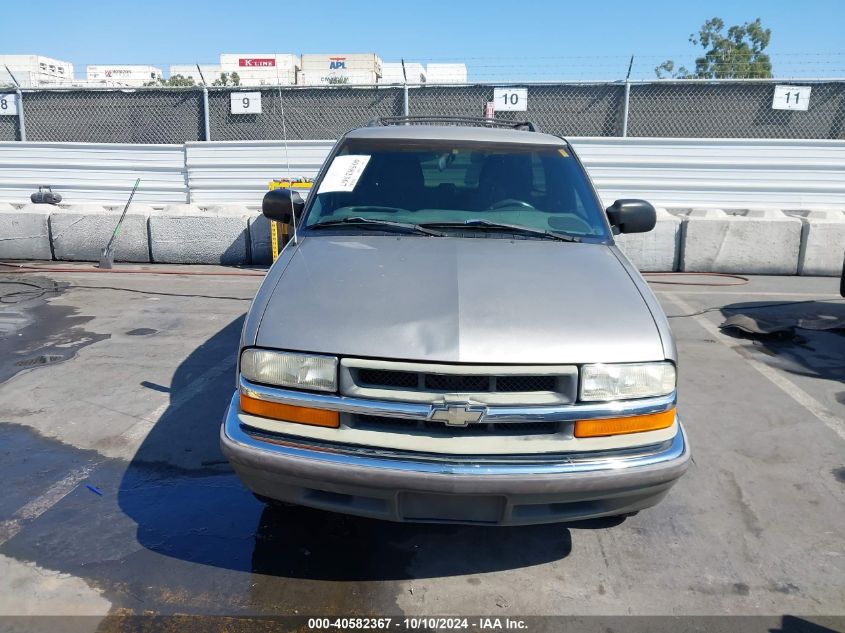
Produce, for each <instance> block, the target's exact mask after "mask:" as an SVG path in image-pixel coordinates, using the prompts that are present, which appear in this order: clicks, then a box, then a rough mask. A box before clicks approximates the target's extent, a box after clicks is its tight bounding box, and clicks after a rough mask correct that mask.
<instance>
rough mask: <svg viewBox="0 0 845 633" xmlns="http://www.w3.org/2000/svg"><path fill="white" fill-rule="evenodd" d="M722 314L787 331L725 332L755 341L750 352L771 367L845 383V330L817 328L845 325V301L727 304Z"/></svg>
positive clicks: (730, 329) (730, 330) (725, 330)
mask: <svg viewBox="0 0 845 633" xmlns="http://www.w3.org/2000/svg"><path fill="white" fill-rule="evenodd" d="M722 314H723V316H724V317H725V318H728V317H731V316H736V315H740V314H742V315H747V316H749V317H751V318H752V319H753V320H754V321H755V322H756V323H757V324H758V325H759V326H761V329H763V330H766V329H783V331H778V332H773V333H771V334H765V333H747V332H743V331H741V330H738V329H734V328H723V329H722V332H723V333H724V334H726V335H728V336H731V337H734V338H743V339H749V340H753V341H754V347H753V348H751V349H750V353H755V354H757V357H758V358H759V359H760V360H763V361H764V362H766V363H767V364H769V365H772V366H775V367H777V368H779V369H782V370H784V371H788V372H791V373H793V374H797V375H801V376H807V377H811V378H821V379H825V380H832V381H839V382H841V383H845V329H814V328H822V327H826V326H827V325H829V324H832V323H834V322H836V323H840V324H841V323H845V302H843V301H795V302H780V301H779V302H765V301H749V302H740V303H732V304H730V305H726V306H724V307H723V308H722ZM749 323H751V322H749ZM752 324H753V323H752ZM802 326H804V327H802ZM843 393H845V392H843ZM840 395H842V394H840Z"/></svg>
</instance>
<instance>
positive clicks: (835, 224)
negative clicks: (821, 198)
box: [798, 211, 845, 277]
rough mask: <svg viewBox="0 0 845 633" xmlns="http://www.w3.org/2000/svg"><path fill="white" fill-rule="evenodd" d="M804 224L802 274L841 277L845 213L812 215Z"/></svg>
mask: <svg viewBox="0 0 845 633" xmlns="http://www.w3.org/2000/svg"><path fill="white" fill-rule="evenodd" d="M802 222H803V225H804V226H803V230H802V231H801V253H800V256H799V259H798V274H799V275H829V276H837V277H838V276H839V275H841V274H842V259H843V257H845V212H843V211H810V212H808V213H807V215H805V216H804V217H803V218H802Z"/></svg>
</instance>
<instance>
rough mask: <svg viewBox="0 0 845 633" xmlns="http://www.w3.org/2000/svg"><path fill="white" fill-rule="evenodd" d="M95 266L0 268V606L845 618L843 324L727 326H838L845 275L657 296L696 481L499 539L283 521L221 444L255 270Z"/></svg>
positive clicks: (690, 478)
mask: <svg viewBox="0 0 845 633" xmlns="http://www.w3.org/2000/svg"><path fill="white" fill-rule="evenodd" d="M89 267H90V265H79V266H75V267H72V268H74V269H75V270H78V272H71V273H48V272H32V273H29V274H7V273H6V271H5V270H0V482H1V483H0V485H2V490H3V492H2V494H1V495H0V615H5V616H10V615H19V616H21V615H22V616H26V615H88V616H103V615H106V614H112V616H114V615H115V614H120V615H126V614H162V615H169V614H199V615H210V616H213V615H231V616H241V615H300V616H302V615H317V614H326V615H343V614H347V615H348V614H359V615H367V614H369V615H379V614H381V615H387V614H389V615H394V616H400V615H402V614H405V615H486V614H492V615H494V616H498V617H507V616H513V617H516V616H532V615H534V616H537V615H571V614H577V615H581V616H590V615H602V616H624V615H641V616H658V615H662V616H708V615H713V616H715V615H735V616H754V615H756V616H765V617H763V618H762V619H760V620H759V622H760V623H765V626H764V625H763V624H760V625H759V626H760V627H762V628H760V630H783V631H787V630H793V631H794V630H811V631H816V632H818V631H830V630H838V626H839V625H838V624H837V622H838V623H839V624H842V623H843V622H845V620H842V619H841V618H840V619H839V620H824V619H823V618H822V619H821V620H819V619H818V618H819V617H820V616H845V529H843V524H845V334H843V332H842V331H841V330H840V331H838V332H837V331H816V330H804V329H799V330H796V331H795V334H794V336H789V335H788V336H775V337H765V338H752V337H748V336H739V335H737V334H731V333H727V332H724V331H721V330H720V329H719V327H718V326H719V324H720V323H721V322H722V321H723V320H724V318H725V317H726V316H727V315H729V314H735V313H736V312H737V311H740V310H741V309H744V307H747V306H754V309H753V310H751V311H747V312H749V313H753V314H756V315H758V316H765V318H767V319H770V320H778V319H783V318H787V319H794V318H795V317H804V318H807V319H816V320H817V319H820V318H828V317H838V318H843V317H845V301H843V300H841V299H840V298H839V294H838V279H833V278H806V277H804V278H798V277H753V278H751V281H750V283H749V284H746V285H741V286H731V287H710V286H692V285H668V284H655V285H654V289H655V290H656V291H657V293H658V297H659V298H660V301H661V303H662V304H663V306H664V309H665V310H666V312H667V314H669V315H670V317H671V323H672V327H673V331H674V333H675V336H676V338H677V343H678V347H679V354H680V383H679V399H680V402H679V411H680V413H681V415H682V419H683V422H684V424H685V427H686V430H687V433H688V437H689V440H690V443H691V445H692V449H693V455H694V463H693V465H692V466H691V468H690V470H689V471H688V473H687V474H686V475H685V476H684V478H683V479H682V480H681V481H680V482H679V483H678V484H677V486H676V487H675V488H674V489H673V490H672V491H671V492H670V494H669V496H668V497H667V498H666V499H665V500H664V501H663V502H662V503H661V504H660V505H658V506H656V507H655V508H652V509H650V510H646V511H643V512H641V513H639V514H638V515H636V516H633V517H630V518H628V519H625V520H621V519H609V520H600V521H587V522H580V523H574V524H558V525H544V526H534V527H513V528H502V527H469V526H435V525H414V524H393V523H386V522H379V521H372V520H365V519H358V518H351V517H345V516H341V515H334V514H329V513H324V512H318V511H312V510H308V509H268V508H265V506H263V505H262V504H261V503H259V502H258V501H256V500H255V499H254V498H253V497H252V495H251V494H250V493H249V492H248V491H247V490H246V489H244V488H243V487H242V486H241V485H240V483H239V482H238V480H237V478H236V477H235V475H234V474H233V472H232V470H231V468H230V467H229V465H228V463H227V462H226V461H225V459H224V458H223V456H222V455H221V453H220V450H219V447H218V430H219V425H220V420H221V416H222V413H223V411H224V409H225V406H226V404H227V402H228V400H229V398H230V396H231V394H232V391H233V389H234V384H235V382H234V381H235V377H234V367H235V355H236V351H237V344H238V337H239V333H240V329H241V324H242V321H243V317H244V314H245V311H246V310H247V308H248V306H249V300H250V299H251V297H252V295H253V294H254V292H255V290H256V288H257V287H258V284H259V283H260V280H261V277H260V276H244V277H235V276H208V275H202V276H188V275H166V276H165V275H153V274H147V273H143V274H102V273H92V272H86V269H89ZM146 268H147V269H148V270H153V269H155V267H150V266H148V267H146ZM163 268H167V269H170V270H172V269H173V268H174V267H173V266H168V267H163ZM221 270H224V269H216V268H212V267H204V266H203V267H201V266H194V267H191V266H185V267H180V268H179V271H180V272H199V271H201V272H205V273H207V272H214V271H221ZM228 270H231V269H228ZM654 280H655V281H662V282H677V281H694V282H697V283H700V282H702V281H705V282H712V283H725V282H727V281H729V280H726V279H711V278H705V279H700V278H678V277H655V278H654ZM25 284H28V285H25ZM814 618H816V620H814ZM80 622H85V623H86V626H89V625H90V628H93V629H96V628H97V627H98V626H100V623H101V621H100V619H99V617H92V618H91V619H87V620H86V619H84V618H83V619H81V620H80ZM749 622H750V621H749ZM754 622H757V620H755V621H754ZM808 622H817V623H816V624H808ZM819 622H820V624H819ZM2 623H3V619H2V618H0V625H2ZM825 623H826V624H825ZM702 626H703V625H702ZM755 626H756V625H755ZM801 626H810V627H816V628H806V629H805V628H801ZM21 627H23V628H26V625H25V624H23V625H20V627H19V629H20V628H21ZM716 628H718V627H717V626H716V625H715V624H713V626H709V625H708V626H707V627H705V628H704V629H700V630H714V629H716ZM752 628H753V627H752ZM616 630H619V628H618V627H617V629H616Z"/></svg>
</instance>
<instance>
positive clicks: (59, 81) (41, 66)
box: [0, 55, 73, 88]
mask: <svg viewBox="0 0 845 633" xmlns="http://www.w3.org/2000/svg"><path fill="white" fill-rule="evenodd" d="M4 66H8V67H9V70H10V71H11V72H12V74H13V75H14V76H15V79H17V81H18V83H19V84H20V85H21V87H24V88H37V87H39V86H62V85H71V84H72V83H73V64H71V63H70V62H66V61H62V60H60V59H53V58H52V57H44V56H43V55H0V84H10V83H12V81H11V79H10V78H9V77H8V75H7V73H6V69H5V68H4Z"/></svg>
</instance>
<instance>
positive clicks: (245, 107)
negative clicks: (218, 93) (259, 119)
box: [229, 92, 261, 114]
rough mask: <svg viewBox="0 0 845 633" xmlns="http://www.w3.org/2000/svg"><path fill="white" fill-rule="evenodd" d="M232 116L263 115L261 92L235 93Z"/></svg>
mask: <svg viewBox="0 0 845 633" xmlns="http://www.w3.org/2000/svg"><path fill="white" fill-rule="evenodd" d="M229 96H230V97H231V99H232V114H261V93H260V92H233V93H232V94H231V95H229Z"/></svg>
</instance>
